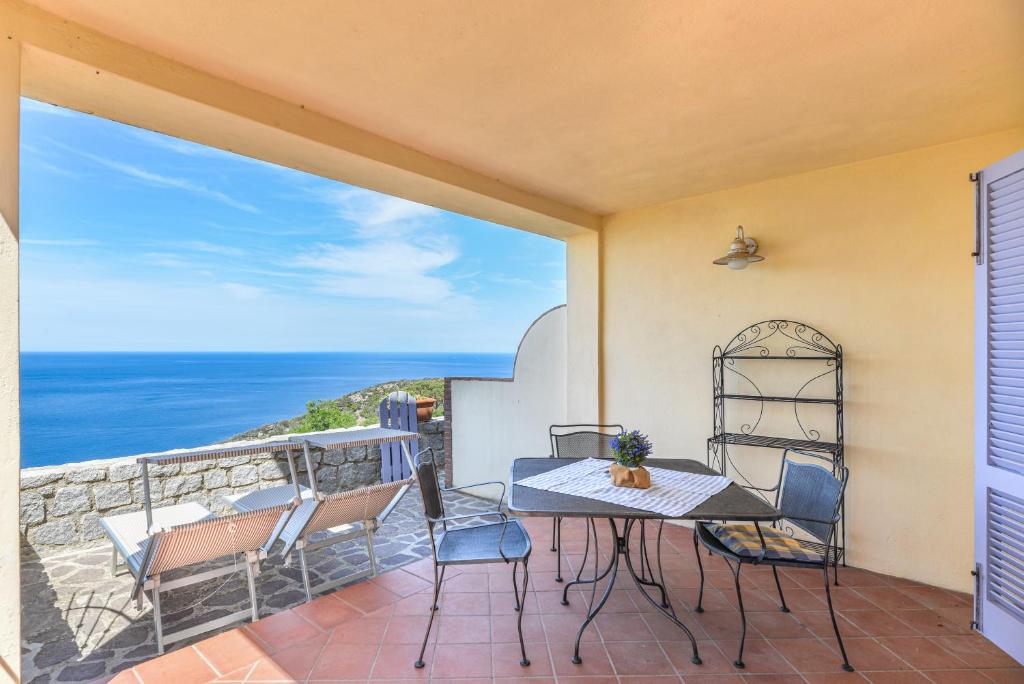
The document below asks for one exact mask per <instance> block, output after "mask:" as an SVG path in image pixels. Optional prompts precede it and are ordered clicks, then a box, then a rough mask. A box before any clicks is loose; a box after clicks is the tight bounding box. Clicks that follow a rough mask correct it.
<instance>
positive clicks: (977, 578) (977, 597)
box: [971, 563, 982, 632]
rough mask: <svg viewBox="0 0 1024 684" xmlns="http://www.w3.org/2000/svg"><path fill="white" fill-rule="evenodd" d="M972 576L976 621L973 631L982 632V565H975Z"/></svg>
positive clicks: (972, 627) (973, 622) (972, 624)
mask: <svg viewBox="0 0 1024 684" xmlns="http://www.w3.org/2000/svg"><path fill="white" fill-rule="evenodd" d="M971 576H972V577H973V578H974V619H973V620H971V629H975V630H978V631H979V632H980V631H981V602H982V596H981V563H975V564H974V570H971Z"/></svg>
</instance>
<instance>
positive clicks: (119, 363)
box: [21, 352, 515, 468]
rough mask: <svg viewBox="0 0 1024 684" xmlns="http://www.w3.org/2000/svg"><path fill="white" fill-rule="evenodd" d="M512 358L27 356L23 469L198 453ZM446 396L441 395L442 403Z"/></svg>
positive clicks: (503, 372)
mask: <svg viewBox="0 0 1024 684" xmlns="http://www.w3.org/2000/svg"><path fill="white" fill-rule="evenodd" d="M514 359H515V355H514V354H472V353H461V354H441V353H438V354H426V353H423V354H420V353H361V352H323V353H230V352H225V353H220V352H196V353H178V352H168V353H162V352H161V353H122V352H101V353H77V352H24V353H22V355H21V467H23V468H29V467H33V466H44V465H56V464H60V463H69V462H76V461H86V460H91V459H96V458H107V457H113V456H127V455H132V454H140V453H147V452H153V451H164V450H166V449H177V448H184V447H192V446H201V445H204V444H211V443H215V442H218V441H222V440H224V439H226V438H228V437H231V436H232V435H236V434H238V433H240V432H244V431H246V430H251V429H252V428H255V427H258V426H260V425H264V424H266V423H271V422H274V421H277V420H283V419H285V418H291V417H292V416H297V415H300V414H302V413H303V412H304V411H305V406H306V402H307V401H310V400H313V399H332V398H336V397H340V396H341V395H343V394H348V393H349V392H354V391H356V390H359V389H362V388H364V387H368V386H370V385H375V384H377V383H381V382H389V381H392V380H403V379H406V380H412V379H417V378H435V377H443V376H473V377H495V378H507V377H511V376H512V367H513V363H514ZM438 398H440V397H438Z"/></svg>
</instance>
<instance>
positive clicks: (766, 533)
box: [693, 449, 853, 672]
mask: <svg viewBox="0 0 1024 684" xmlns="http://www.w3.org/2000/svg"><path fill="white" fill-rule="evenodd" d="M791 453H792V454H798V455H800V456H801V457H806V458H810V459H817V460H820V461H822V462H823V463H827V464H828V466H827V467H825V466H822V465H817V464H816V463H813V462H811V463H804V462H799V461H794V460H792V459H791V458H790V454H791ZM848 476H849V471H848V469H847V468H845V467H843V466H835V465H834V464H833V462H832V459H830V458H826V457H823V456H821V455H819V454H813V453H808V452H803V451H793V450H790V449H787V450H785V451H784V452H783V453H782V466H781V468H780V469H779V481H778V483H777V484H776V485H775V486H774V487H772V488H770V489H761V488H758V487H748V488H749V489H756V490H757V491H760V492H764V493H765V494H767V493H769V492H774V493H775V502H774V504H775V507H776V508H778V509H779V510H780V511H781V512H782V520H780V521H778V522H776V523H773V524H772V526H770V527H761V526H760V525H758V524H757V523H756V522H754V523H753V524H748V523H729V524H719V523H713V522H698V523H696V524H695V525H694V528H693V547H694V550H695V551H697V554H696V555H697V566H698V568H699V569H700V590H699V593H698V595H697V608H696V611H697V612H698V613H701V612H703V611H704V609H703V607H702V605H701V604H702V601H703V599H704V565H703V563H701V560H700V550H699V548H698V546H697V543H698V541H699V542H700V544H701V545H703V546H704V547H705V548H706V549H707V550H708V551H709V552H710V553H713V554H715V555H717V556H721V557H722V558H723V559H725V561H726V563H727V564H728V565H729V569H730V570H732V572H733V577H734V579H735V583H736V600H737V602H738V603H739V609H740V624H741V632H740V648H739V654H738V655H737V656H736V660H735V662H734V663H733V664H734V665H736V667H743V644H744V641H745V640H746V636H747V616H746V613H745V612H744V610H743V593H742V592H741V590H740V568H742V567H743V564H744V563H750V564H752V565H770V566H771V568H772V574H773V576H774V577H775V586H776V588H777V589H778V590H779V600H780V601H781V602H782V605H781V606H780V609H781V610H782V611H783V612H784V613H788V612H789V607H788V606H786V597H785V595H784V594H783V593H782V584H781V583H780V582H779V572H778V570H777V568H778V567H793V568H821V571H822V574H823V575H824V577H825V598H826V600H827V602H828V611H829V615H830V616H831V618H832V629H833V630H834V631H835V634H836V641H837V642H838V643H839V652H840V653H841V654H842V656H843V669H844V670H846V671H847V672H853V667H852V666H851V665H850V660H849V658H847V657H846V648H845V647H844V646H843V638H842V636H840V634H839V623H838V622H837V621H836V613H835V609H834V608H833V606H832V593H831V591H830V589H829V578H828V566H829V563H830V562H833V561H834V559H835V558H836V548H835V547H836V545H837V544H838V542H837V540H836V525H837V524H838V523H839V520H840V517H841V515H840V505H841V503H842V500H843V493H844V491H845V490H846V481H847V478H848ZM796 528H799V529H800V530H802V531H803V532H804V533H806V535H807V537H809V538H797V537H796V536H794V532H795V529H796ZM734 564H735V567H734Z"/></svg>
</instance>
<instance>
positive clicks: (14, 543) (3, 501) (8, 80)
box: [0, 36, 21, 682]
mask: <svg viewBox="0 0 1024 684" xmlns="http://www.w3.org/2000/svg"><path fill="white" fill-rule="evenodd" d="M0 38H3V36H0ZM20 61H21V45H20V44H19V43H18V41H16V40H9V39H8V40H0V482H2V483H3V487H0V682H2V681H5V679H6V678H10V679H12V680H15V679H16V678H17V676H18V673H19V672H20V671H21V646H20V644H19V640H20V632H19V629H20V620H21V610H20V604H19V594H18V592H19V589H20V584H21V583H20V581H19V574H18V571H19V565H18V550H19V548H20V546H21V545H20V544H19V542H18V487H17V483H18V466H19V463H20V461H21V456H20V446H19V432H18V127H19V123H18V120H19V116H20V112H21V109H20V107H21V105H20V103H19V100H18V97H19V91H20V85H19V84H20V78H21V76H20Z"/></svg>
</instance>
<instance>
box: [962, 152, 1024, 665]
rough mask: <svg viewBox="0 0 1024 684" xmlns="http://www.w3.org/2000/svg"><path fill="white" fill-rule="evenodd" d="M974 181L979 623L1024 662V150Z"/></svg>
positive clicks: (976, 502) (975, 548) (975, 470)
mask: <svg viewBox="0 0 1024 684" xmlns="http://www.w3.org/2000/svg"><path fill="white" fill-rule="evenodd" d="M977 181H978V185H977V193H978V194H977V224H978V225H977V230H978V233H977V236H976V252H977V254H976V256H977V257H978V259H977V264H978V268H977V271H976V273H975V307H976V310H975V354H976V356H975V378H976V381H975V415H976V420H977V423H976V427H975V460H974V464H975V465H974V487H975V489H974V491H975V500H974V525H975V547H974V561H975V581H976V587H975V588H976V591H975V597H974V598H975V605H974V609H975V610H974V626H975V627H977V629H979V630H980V631H981V633H982V634H984V635H985V636H986V637H988V638H989V639H991V640H992V641H993V642H994V643H995V644H996V645H997V646H999V647H1000V648H1002V649H1003V650H1004V651H1006V652H1007V653H1009V654H1010V655H1011V656H1013V657H1014V658H1016V659H1017V660H1019V661H1021V662H1024V150H1022V151H1021V152H1018V153H1017V154H1014V155H1012V156H1010V157H1008V158H1006V159H1003V160H1002V161H999V162H996V163H995V164H992V165H991V166H989V167H987V168H985V169H983V170H982V171H981V172H980V173H979V174H977Z"/></svg>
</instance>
